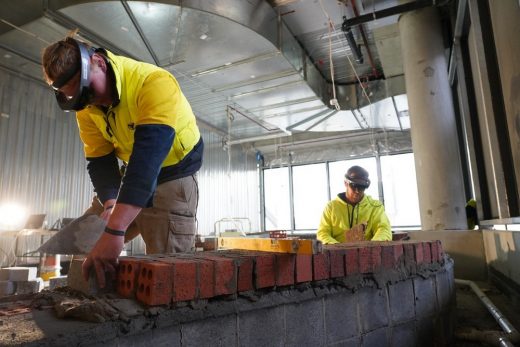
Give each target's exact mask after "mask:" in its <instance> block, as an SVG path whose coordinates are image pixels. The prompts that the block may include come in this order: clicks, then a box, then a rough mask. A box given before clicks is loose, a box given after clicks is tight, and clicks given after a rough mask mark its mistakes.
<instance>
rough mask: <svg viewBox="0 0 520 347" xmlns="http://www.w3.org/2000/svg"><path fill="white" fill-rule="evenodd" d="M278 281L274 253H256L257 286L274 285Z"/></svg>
mask: <svg viewBox="0 0 520 347" xmlns="http://www.w3.org/2000/svg"><path fill="white" fill-rule="evenodd" d="M275 283H276V272H275V257H274V254H272V253H263V254H261V253H260V252H258V253H255V288H257V289H260V288H268V287H274V285H275Z"/></svg>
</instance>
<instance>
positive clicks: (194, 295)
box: [117, 241, 443, 305]
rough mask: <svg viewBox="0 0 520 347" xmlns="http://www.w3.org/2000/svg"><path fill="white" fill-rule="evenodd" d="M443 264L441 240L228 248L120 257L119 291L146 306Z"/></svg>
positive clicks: (411, 270) (413, 269)
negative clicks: (308, 251) (295, 249)
mask: <svg viewBox="0 0 520 347" xmlns="http://www.w3.org/2000/svg"><path fill="white" fill-rule="evenodd" d="M442 262H443V256H442V246H441V243H440V241H423V242H419V241H397V242H360V243H355V244H337V245H330V246H326V247H324V251H323V253H319V254H315V255H300V254H285V253H269V252H255V251H241V250H226V251H218V252H199V253H194V254H170V255H149V256H139V257H122V258H120V265H119V271H118V278H117V290H118V293H119V294H120V295H121V296H123V297H126V298H136V299H137V300H139V301H141V302H142V303H144V304H146V305H168V304H171V303H175V302H181V301H189V300H195V299H209V298H212V297H216V296H220V295H230V294H235V293H238V292H245V291H252V290H257V289H265V288H272V287H282V286H290V285H294V284H299V283H303V282H312V281H321V280H328V279H335V278H340V277H347V276H352V275H359V274H362V275H364V274H371V273H378V272H381V271H385V270H391V269H394V268H396V267H397V266H402V265H404V266H405V268H406V269H409V270H410V272H414V271H416V269H417V267H418V266H421V265H423V264H428V263H442Z"/></svg>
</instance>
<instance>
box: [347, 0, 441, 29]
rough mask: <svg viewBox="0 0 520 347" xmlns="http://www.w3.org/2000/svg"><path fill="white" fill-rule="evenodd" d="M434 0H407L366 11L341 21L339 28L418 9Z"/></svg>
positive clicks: (433, 3) (429, 4) (432, 3)
mask: <svg viewBox="0 0 520 347" xmlns="http://www.w3.org/2000/svg"><path fill="white" fill-rule="evenodd" d="M434 5H435V0H417V1H414V2H407V3H405V4H402V5H397V6H394V7H389V8H385V9H383V10H379V11H375V12H371V13H367V14H364V15H361V16H358V17H354V18H350V19H347V20H346V21H344V22H343V25H342V27H341V29H343V28H344V27H352V26H355V25H359V24H363V23H367V22H371V21H373V20H376V19H379V18H384V17H389V16H393V15H396V14H401V13H404V12H408V11H413V10H418V9H420V8H423V7H429V6H434Z"/></svg>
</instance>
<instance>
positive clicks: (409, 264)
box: [403, 243, 417, 273]
mask: <svg viewBox="0 0 520 347" xmlns="http://www.w3.org/2000/svg"><path fill="white" fill-rule="evenodd" d="M403 250H404V265H405V266H406V268H407V269H408V270H409V271H410V272H411V273H415V272H416V270H417V264H416V262H415V252H414V244H413V243H404V244H403Z"/></svg>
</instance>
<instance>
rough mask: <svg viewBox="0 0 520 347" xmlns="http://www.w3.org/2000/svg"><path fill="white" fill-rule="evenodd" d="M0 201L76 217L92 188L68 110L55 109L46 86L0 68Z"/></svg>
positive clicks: (49, 216) (51, 215) (50, 219)
mask: <svg viewBox="0 0 520 347" xmlns="http://www.w3.org/2000/svg"><path fill="white" fill-rule="evenodd" d="M0 93H1V101H0V112H2V114H3V116H2V117H0V204H1V203H5V202H17V203H19V204H20V205H22V206H26V208H27V211H28V212H29V213H31V214H36V213H46V214H47V223H48V226H49V227H50V226H51V225H52V224H53V223H54V222H55V221H56V220H57V219H58V218H62V217H76V216H79V215H81V213H82V212H83V210H84V209H85V207H86V206H88V203H89V202H90V199H91V196H92V187H91V185H90V180H89V178H88V176H87V175H86V162H85V158H84V156H83V147H82V145H81V142H80V140H79V136H78V131H77V126H76V118H75V117H74V114H73V113H66V112H63V111H61V110H60V109H59V107H58V105H57V103H56V101H55V100H54V96H53V93H52V91H51V90H50V88H46V87H44V86H43V85H41V84H37V83H36V82H33V81H29V80H26V79H22V78H19V77H17V76H14V75H11V74H9V73H6V72H3V71H0Z"/></svg>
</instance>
